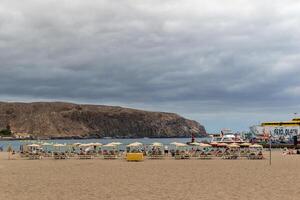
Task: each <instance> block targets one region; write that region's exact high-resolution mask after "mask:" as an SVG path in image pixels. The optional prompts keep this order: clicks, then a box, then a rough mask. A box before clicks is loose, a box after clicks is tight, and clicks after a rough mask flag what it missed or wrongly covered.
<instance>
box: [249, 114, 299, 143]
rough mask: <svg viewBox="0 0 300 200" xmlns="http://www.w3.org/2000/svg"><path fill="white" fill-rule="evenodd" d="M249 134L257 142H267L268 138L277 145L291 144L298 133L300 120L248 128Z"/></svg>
mask: <svg viewBox="0 0 300 200" xmlns="http://www.w3.org/2000/svg"><path fill="white" fill-rule="evenodd" d="M250 132H251V133H252V135H253V136H254V138H255V139H256V140H257V141H267V140H268V138H269V136H270V135H271V136H272V140H273V141H276V142H279V143H292V141H293V140H294V137H295V136H299V133H300V118H293V119H292V120H291V121H273V122H263V123H261V124H260V125H254V126H251V127H250Z"/></svg>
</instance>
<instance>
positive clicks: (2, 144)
mask: <svg viewBox="0 0 300 200" xmlns="http://www.w3.org/2000/svg"><path fill="white" fill-rule="evenodd" d="M195 140H196V141H197V142H205V141H210V138H195ZM190 141H191V138H137V139H69V140H62V139H58V140H40V141H38V140H26V141H25V140H10V141H0V148H2V149H3V150H6V149H7V147H8V146H9V145H10V146H11V147H12V148H13V149H14V150H16V151H18V150H19V149H20V145H22V144H34V143H43V142H47V143H53V144H74V143H81V144H86V143H94V142H100V143H102V144H108V143H110V142H121V143H122V145H120V149H121V150H124V149H125V147H126V145H128V144H130V143H133V142H141V143H143V144H144V145H149V144H151V143H153V142H160V143H162V144H164V145H165V146H168V145H169V144H170V143H172V142H181V143H186V142H190Z"/></svg>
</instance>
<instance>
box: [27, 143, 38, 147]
mask: <svg viewBox="0 0 300 200" xmlns="http://www.w3.org/2000/svg"><path fill="white" fill-rule="evenodd" d="M28 147H40V145H38V144H30V145H28Z"/></svg>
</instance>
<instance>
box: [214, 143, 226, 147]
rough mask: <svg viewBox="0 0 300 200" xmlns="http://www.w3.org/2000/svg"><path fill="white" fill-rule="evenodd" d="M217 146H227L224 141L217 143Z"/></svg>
mask: <svg viewBox="0 0 300 200" xmlns="http://www.w3.org/2000/svg"><path fill="white" fill-rule="evenodd" d="M217 146H218V147H227V146H228V144H226V143H218V144H217Z"/></svg>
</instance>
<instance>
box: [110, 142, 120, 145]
mask: <svg viewBox="0 0 300 200" xmlns="http://www.w3.org/2000/svg"><path fill="white" fill-rule="evenodd" d="M111 144H114V145H121V144H122V143H121V142H112V143H111Z"/></svg>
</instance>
